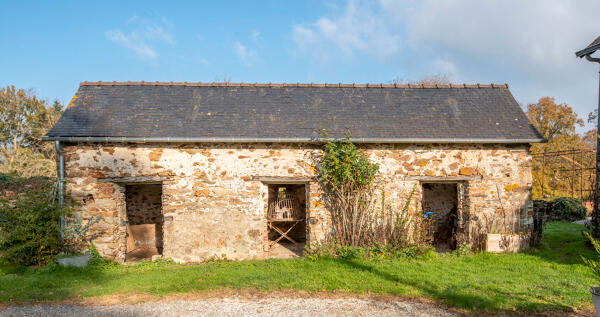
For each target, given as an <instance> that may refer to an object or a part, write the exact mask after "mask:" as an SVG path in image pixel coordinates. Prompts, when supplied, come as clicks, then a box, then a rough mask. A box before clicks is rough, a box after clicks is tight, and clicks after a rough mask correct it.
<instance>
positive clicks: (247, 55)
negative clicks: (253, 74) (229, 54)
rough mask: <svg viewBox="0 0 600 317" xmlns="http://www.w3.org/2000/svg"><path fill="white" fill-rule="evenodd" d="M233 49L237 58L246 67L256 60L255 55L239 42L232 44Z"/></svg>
mask: <svg viewBox="0 0 600 317" xmlns="http://www.w3.org/2000/svg"><path fill="white" fill-rule="evenodd" d="M234 49H235V53H236V54H237V56H238V57H239V58H240V60H242V62H243V63H244V64H245V65H246V66H252V64H253V63H254V59H255V58H256V53H255V52H254V51H253V50H251V49H248V48H247V47H246V46H244V45H243V44H242V43H240V42H235V43H234Z"/></svg>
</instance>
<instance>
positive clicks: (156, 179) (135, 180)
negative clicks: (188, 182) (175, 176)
mask: <svg viewBox="0 0 600 317" xmlns="http://www.w3.org/2000/svg"><path fill="white" fill-rule="evenodd" d="M166 180H169V178H167V177H161V176H133V177H116V178H99V179H98V182H99V183H131V184H140V183H143V184H160V183H162V182H163V181H166Z"/></svg>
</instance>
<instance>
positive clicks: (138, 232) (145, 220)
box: [125, 184, 163, 261]
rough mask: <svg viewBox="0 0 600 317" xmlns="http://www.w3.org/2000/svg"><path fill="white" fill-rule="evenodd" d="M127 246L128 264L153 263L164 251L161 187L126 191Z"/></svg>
mask: <svg viewBox="0 0 600 317" xmlns="http://www.w3.org/2000/svg"><path fill="white" fill-rule="evenodd" d="M125 201H126V210H127V239H126V240H127V246H126V248H127V249H126V257H125V261H138V260H142V259H151V258H152V257H153V256H155V255H161V254H162V251H163V213H162V184H132V185H126V187H125Z"/></svg>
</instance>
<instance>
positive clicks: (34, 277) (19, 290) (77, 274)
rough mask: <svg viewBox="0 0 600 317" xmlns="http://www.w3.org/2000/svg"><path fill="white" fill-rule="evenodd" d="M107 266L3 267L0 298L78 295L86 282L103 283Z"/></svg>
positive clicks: (25, 299) (22, 300)
mask: <svg viewBox="0 0 600 317" xmlns="http://www.w3.org/2000/svg"><path fill="white" fill-rule="evenodd" d="M104 272H105V268H104V267H102V266H101V265H91V266H88V267H86V268H74V267H61V266H58V265H56V266H55V267H52V266H48V267H42V268H30V267H22V266H20V267H11V266H2V267H0V302H3V303H11V302H18V303H33V302H38V301H54V300H63V299H67V298H75V297H78V296H80V295H81V289H82V288H84V287H85V285H98V284H101V283H103V281H104V280H105V277H104V275H105V274H104Z"/></svg>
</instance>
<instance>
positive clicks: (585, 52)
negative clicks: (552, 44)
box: [575, 37, 600, 58]
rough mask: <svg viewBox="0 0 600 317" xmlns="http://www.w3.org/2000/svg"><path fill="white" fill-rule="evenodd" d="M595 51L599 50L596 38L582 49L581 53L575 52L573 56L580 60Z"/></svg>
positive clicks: (599, 39) (599, 42)
mask: <svg viewBox="0 0 600 317" xmlns="http://www.w3.org/2000/svg"><path fill="white" fill-rule="evenodd" d="M597 50H600V37H598V38H597V39H596V40H595V41H594V42H592V44H590V45H589V46H588V47H586V48H584V49H582V50H581V51H578V52H575V56H577V57H579V58H582V57H585V56H588V55H592V54H594V52H596V51H597Z"/></svg>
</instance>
